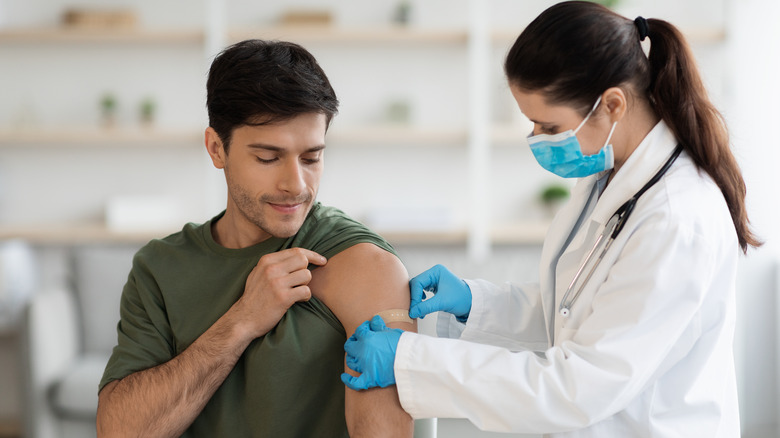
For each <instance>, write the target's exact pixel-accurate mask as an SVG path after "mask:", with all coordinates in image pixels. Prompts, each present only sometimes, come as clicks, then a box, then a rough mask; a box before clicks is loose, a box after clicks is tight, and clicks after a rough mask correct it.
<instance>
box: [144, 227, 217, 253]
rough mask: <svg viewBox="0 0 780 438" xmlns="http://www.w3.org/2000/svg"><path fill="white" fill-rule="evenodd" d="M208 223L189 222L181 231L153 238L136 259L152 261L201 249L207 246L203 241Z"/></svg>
mask: <svg viewBox="0 0 780 438" xmlns="http://www.w3.org/2000/svg"><path fill="white" fill-rule="evenodd" d="M208 224H209V222H206V223H193V222H190V223H187V224H185V225H184V226H183V227H182V229H181V230H180V231H177V232H175V233H172V234H169V235H167V236H165V237H162V238H159V239H152V240H150V241H149V242H147V243H146V245H144V246H142V247H141V249H139V250H138V252H136V254H135V260H136V261H141V260H146V261H151V260H156V259H159V258H161V257H162V258H167V257H169V256H170V255H171V254H172V253H186V252H192V251H201V250H202V249H203V247H204V246H205V242H204V241H203V238H202V235H203V229H204V227H206V226H208Z"/></svg>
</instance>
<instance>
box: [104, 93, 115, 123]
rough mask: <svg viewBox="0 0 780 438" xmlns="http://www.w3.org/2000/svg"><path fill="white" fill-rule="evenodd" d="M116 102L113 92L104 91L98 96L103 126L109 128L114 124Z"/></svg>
mask: <svg viewBox="0 0 780 438" xmlns="http://www.w3.org/2000/svg"><path fill="white" fill-rule="evenodd" d="M117 107H118V104H117V99H116V96H114V94H113V93H104V94H103V96H102V97H101V98H100V116H101V119H102V121H103V126H105V127H107V128H110V127H113V126H114V125H116V110H117Z"/></svg>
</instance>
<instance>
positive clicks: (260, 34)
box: [228, 25, 468, 45]
mask: <svg viewBox="0 0 780 438" xmlns="http://www.w3.org/2000/svg"><path fill="white" fill-rule="evenodd" d="M251 38H261V39H282V40H289V41H294V42H297V43H302V44H304V43H306V44H310V43H325V44H333V43H339V44H350V45H351V44H365V43H371V44H375V43H391V44H410V43H415V44H417V43H430V44H464V43H465V42H466V41H467V40H468V34H467V32H466V31H465V30H427V29H415V28H414V27H403V26H383V27H377V28H339V27H335V26H327V25H323V26H277V27H264V28H257V29H235V30H232V31H230V32H228V39H229V40H230V41H233V42H237V41H241V40H245V39H251Z"/></svg>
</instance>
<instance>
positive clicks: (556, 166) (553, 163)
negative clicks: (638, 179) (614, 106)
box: [528, 96, 617, 178]
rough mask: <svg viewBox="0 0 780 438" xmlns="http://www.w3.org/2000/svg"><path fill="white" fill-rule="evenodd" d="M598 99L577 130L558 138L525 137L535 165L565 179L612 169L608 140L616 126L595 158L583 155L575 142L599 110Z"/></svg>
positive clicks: (555, 135)
mask: <svg viewBox="0 0 780 438" xmlns="http://www.w3.org/2000/svg"><path fill="white" fill-rule="evenodd" d="M599 102H601V96H599V98H598V100H596V103H595V104H594V105H593V108H591V110H590V112H589V113H588V115H587V116H585V119H584V120H583V121H582V123H580V125H579V126H577V129H575V130H573V131H572V130H571V129H569V130H568V131H564V132H561V133H558V134H554V135H550V134H539V135H533V132H532V133H531V135H529V136H528V145H529V146H531V152H533V154H534V157H535V158H536V161H537V162H538V163H539V164H540V165H541V166H542V167H544V168H545V169H547V170H549V171H550V172H552V173H554V174H556V175H558V176H562V177H564V178H581V177H584V176H588V175H593V174H595V173H599V172H602V171H604V170H608V169H612V168H613V167H614V166H615V156H614V153H613V152H612V145H611V144H609V140H610V139H611V138H612V133H613V132H615V126H617V122H615V123H613V124H612V129H611V130H610V131H609V135H608V136H607V141H605V142H604V146H603V147H602V148H601V149H600V150H599V151H598V153H596V154H594V155H583V154H582V148H581V147H580V142H579V141H578V140H577V132H578V131H579V130H580V128H582V126H583V125H585V122H587V121H588V119H589V118H590V116H591V114H593V111H595V110H596V108H597V107H598V106H599Z"/></svg>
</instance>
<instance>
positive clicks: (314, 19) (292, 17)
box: [279, 9, 333, 26]
mask: <svg viewBox="0 0 780 438" xmlns="http://www.w3.org/2000/svg"><path fill="white" fill-rule="evenodd" d="M279 23H280V24H281V25H283V26H328V25H330V24H332V23H333V14H331V13H330V11H319V10H306V9H300V10H289V11H286V12H284V13H283V14H282V16H281V18H280V19H279Z"/></svg>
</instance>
